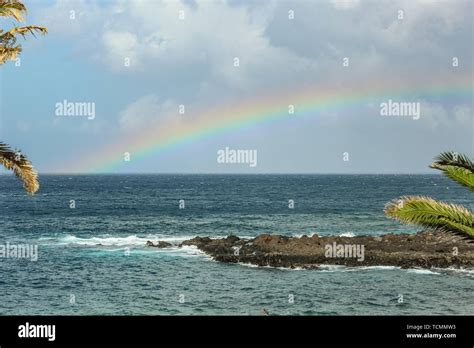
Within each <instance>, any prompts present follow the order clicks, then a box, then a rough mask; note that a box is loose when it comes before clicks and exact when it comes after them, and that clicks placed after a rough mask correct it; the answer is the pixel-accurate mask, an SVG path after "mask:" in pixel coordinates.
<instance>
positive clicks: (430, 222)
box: [384, 196, 474, 237]
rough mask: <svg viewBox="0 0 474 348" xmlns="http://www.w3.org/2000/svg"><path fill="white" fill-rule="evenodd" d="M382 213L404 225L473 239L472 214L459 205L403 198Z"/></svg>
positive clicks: (429, 199) (425, 198)
mask: <svg viewBox="0 0 474 348" xmlns="http://www.w3.org/2000/svg"><path fill="white" fill-rule="evenodd" d="M384 212H385V214H386V215H387V216H388V217H391V218H393V219H396V220H399V221H401V222H404V223H411V224H417V225H421V226H424V227H429V228H436V229H447V230H450V231H456V232H460V233H462V234H465V235H468V236H470V237H474V214H473V213H472V212H471V211H469V210H468V209H466V208H464V207H463V206H461V205H456V204H450V203H443V202H437V201H435V200H434V199H432V198H429V197H422V196H404V197H401V198H399V199H397V200H394V201H392V202H389V203H387V204H386V206H385V210H384Z"/></svg>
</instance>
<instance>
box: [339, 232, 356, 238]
mask: <svg viewBox="0 0 474 348" xmlns="http://www.w3.org/2000/svg"><path fill="white" fill-rule="evenodd" d="M339 237H355V234H354V233H352V232H343V233H341V234H339Z"/></svg>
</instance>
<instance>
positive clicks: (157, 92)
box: [0, 0, 474, 174]
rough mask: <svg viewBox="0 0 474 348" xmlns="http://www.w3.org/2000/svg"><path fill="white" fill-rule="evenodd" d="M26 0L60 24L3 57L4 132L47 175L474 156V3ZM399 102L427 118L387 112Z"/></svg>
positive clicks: (399, 169) (423, 168) (379, 168)
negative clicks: (231, 153) (236, 156)
mask: <svg viewBox="0 0 474 348" xmlns="http://www.w3.org/2000/svg"><path fill="white" fill-rule="evenodd" d="M25 4H26V5H27V7H28V10H29V11H28V16H27V21H26V23H27V24H35V25H41V26H46V27H47V28H48V30H49V33H48V35H46V36H38V37H36V38H34V37H28V38H27V39H26V40H23V39H20V42H21V44H22V46H23V53H22V54H21V56H20V59H21V60H20V61H16V62H9V63H7V64H6V65H3V66H1V67H0V103H1V104H0V139H1V140H2V141H4V142H6V143H8V144H10V145H11V146H13V147H15V148H18V149H20V150H21V151H22V152H24V153H25V154H27V156H28V158H29V159H30V160H31V161H32V162H33V164H34V166H35V167H36V168H37V170H38V171H39V172H40V174H41V173H101V172H106V173H343V174H351V173H429V172H432V170H430V169H429V168H428V165H429V164H430V163H431V161H432V159H433V157H434V156H436V155H437V154H438V153H440V152H442V151H451V150H452V151H456V152H462V153H466V154H467V155H469V156H471V157H472V156H473V155H474V138H473V134H474V119H473V107H474V105H473V100H474V94H473V93H474V92H473V91H474V87H473V81H474V78H473V77H474V75H473V64H474V60H473V58H474V56H473V53H474V52H473V47H474V46H473V45H474V32H473V22H474V18H473V17H474V2H472V1H460V0H453V1H441V0H436V1H433V0H418V1H414V0H407V1H401V0H400V1H388V0H379V1H363V0H360V1H356V0H353V1H348V0H347V1H346V0H340V1H336V0H328V1H323V0H320V1H319V0H317V1H298V0H297V1H283V0H274V1H271V0H260V1H256V0H255V1H231V0H228V1H220V0H206V1H198V0H196V1H191V0H188V1H185V0H182V1H178V0H176V1H159V0H127V1H121V0H42V1H25ZM13 23H14V22H13V21H12V20H10V19H9V20H5V19H2V20H0V24H1V27H2V28H4V29H5V28H8V27H10V26H11V25H12V24H13ZM433 90H436V91H438V92H433ZM430 91H431V92H430ZM389 100H390V101H392V102H395V103H413V106H415V105H419V107H420V109H419V115H418V116H417V115H415V114H413V112H414V111H413V110H415V109H410V110H409V111H410V112H409V113H408V114H407V115H405V116H403V115H392V116H387V115H382V112H381V107H382V106H381V105H382V103H388V102H389ZM64 103H66V106H68V105H72V106H73V109H70V110H72V111H71V113H70V114H68V112H67V110H60V109H58V108H59V107H60V106H58V104H61V105H63V104H64ZM67 103H70V104H67ZM83 103H85V104H83ZM80 104H81V105H87V106H88V107H89V109H88V110H87V108H86V109H84V110H82V111H81V110H80V109H79V106H78V105H80ZM290 105H291V106H293V112H290V111H289V110H290ZM406 105H408V104H406ZM76 106H77V107H76ZM66 109H67V108H66ZM92 110H93V111H94V113H93V114H92ZM275 110H277V111H275ZM86 111H90V112H89V113H87V112H86ZM392 111H394V110H392ZM393 114H396V112H395V111H394V112H393ZM226 148H227V149H228V150H235V151H238V150H241V151H248V152H247V153H248V154H250V153H252V154H253V153H255V154H256V158H257V159H258V161H257V162H256V163H255V164H256V165H254V166H252V165H249V163H248V161H247V162H246V160H245V158H244V157H242V158H241V161H240V163H233V162H232V159H228V160H227V161H226V162H225V163H222V161H219V160H218V152H219V151H220V150H225V149H226ZM241 153H244V152H241ZM247 159H248V158H247Z"/></svg>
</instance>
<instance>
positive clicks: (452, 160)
mask: <svg viewBox="0 0 474 348" xmlns="http://www.w3.org/2000/svg"><path fill="white" fill-rule="evenodd" d="M434 160H435V161H434V162H433V164H431V166H430V167H431V168H435V169H441V168H442V167H444V166H454V167H459V168H464V169H466V170H468V171H470V172H471V173H474V162H473V161H472V160H471V159H470V158H469V157H468V156H467V155H465V154H462V153H457V152H454V151H446V152H442V153H441V154H439V155H438V156H436V157H435V159H434Z"/></svg>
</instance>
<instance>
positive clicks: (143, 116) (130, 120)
mask: <svg viewBox="0 0 474 348" xmlns="http://www.w3.org/2000/svg"><path fill="white" fill-rule="evenodd" d="M173 115H178V106H177V105H176V103H175V102H174V101H172V100H166V101H164V102H161V101H160V99H159V98H158V97H157V96H156V95H154V94H150V95H146V96H143V97H141V98H139V99H138V100H136V101H134V102H133V103H131V104H129V105H128V106H127V107H126V108H125V109H124V110H123V111H122V112H121V113H120V119H119V123H120V126H121V128H122V129H124V130H127V131H133V130H137V129H145V128H148V127H150V126H153V125H156V124H157V123H159V122H164V121H169V119H170V117H173Z"/></svg>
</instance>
